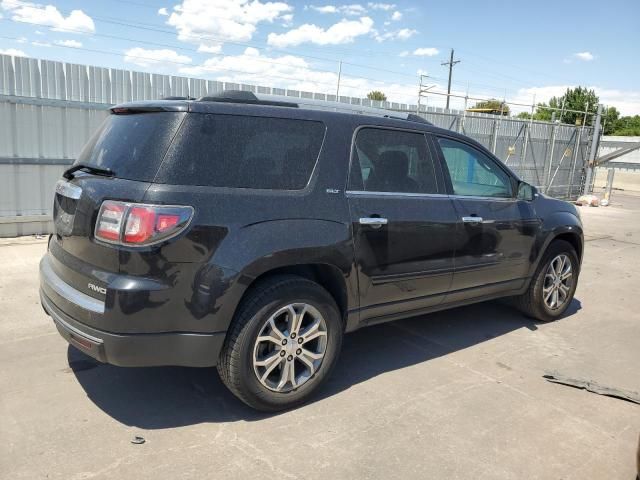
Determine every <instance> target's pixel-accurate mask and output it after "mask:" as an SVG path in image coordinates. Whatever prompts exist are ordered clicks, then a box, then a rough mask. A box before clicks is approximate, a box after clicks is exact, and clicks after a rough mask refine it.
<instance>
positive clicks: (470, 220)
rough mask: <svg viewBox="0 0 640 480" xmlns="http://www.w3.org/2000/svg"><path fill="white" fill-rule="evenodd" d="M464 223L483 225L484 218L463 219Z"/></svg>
mask: <svg viewBox="0 0 640 480" xmlns="http://www.w3.org/2000/svg"><path fill="white" fill-rule="evenodd" d="M462 221H463V222H464V223H482V217H462Z"/></svg>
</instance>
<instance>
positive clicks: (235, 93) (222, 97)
mask: <svg viewBox="0 0 640 480" xmlns="http://www.w3.org/2000/svg"><path fill="white" fill-rule="evenodd" d="M198 101H199V102H223V103H248V104H252V105H270V106H273V107H293V108H298V104H297V103H293V102H283V101H279V100H275V99H274V100H270V99H266V98H265V99H261V98H259V97H257V96H256V95H255V94H254V93H253V92H247V91H246V90H225V91H223V92H221V93H218V94H216V95H209V96H206V97H200V98H199V99H198Z"/></svg>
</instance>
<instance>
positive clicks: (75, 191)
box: [56, 180, 82, 200]
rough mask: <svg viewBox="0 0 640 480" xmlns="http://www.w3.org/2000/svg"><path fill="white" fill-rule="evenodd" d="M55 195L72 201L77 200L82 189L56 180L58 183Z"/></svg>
mask: <svg viewBox="0 0 640 480" xmlns="http://www.w3.org/2000/svg"><path fill="white" fill-rule="evenodd" d="M56 193H57V194H58V195H62V196H63V197H67V198H71V199H72V200H78V199H79V198H80V196H81V195H82V188H80V187H79V186H78V185H74V184H72V183H69V182H67V181H66V180H58V183H56Z"/></svg>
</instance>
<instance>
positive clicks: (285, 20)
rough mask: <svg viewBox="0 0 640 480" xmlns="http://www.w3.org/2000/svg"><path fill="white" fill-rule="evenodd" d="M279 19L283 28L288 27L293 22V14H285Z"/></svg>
mask: <svg viewBox="0 0 640 480" xmlns="http://www.w3.org/2000/svg"><path fill="white" fill-rule="evenodd" d="M280 19H281V20H282V26H283V27H290V26H291V23H292V22H293V14H291V13H287V14H285V15H282V16H281V17H280Z"/></svg>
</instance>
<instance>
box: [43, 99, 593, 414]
mask: <svg viewBox="0 0 640 480" xmlns="http://www.w3.org/2000/svg"><path fill="white" fill-rule="evenodd" d="M290 100H291V99H289V101H290ZM357 108H358V110H359V111H358V112H355V111H350V112H347V113H345V112H344V111H340V110H345V109H347V110H348V109H349V108H348V106H344V105H342V104H335V106H333V107H331V106H330V107H329V108H328V107H327V106H326V105H325V106H324V107H323V106H320V105H317V104H309V105H304V104H297V103H287V102H284V101H282V100H274V99H273V98H272V99H265V98H264V97H258V96H256V95H254V94H252V93H248V92H225V93H224V94H222V95H220V96H218V97H206V98H202V99H199V100H195V101H194V100H189V99H185V100H180V99H173V100H163V101H150V102H140V103H128V104H124V105H119V106H116V107H114V108H112V109H111V114H110V115H109V116H108V118H107V119H106V120H105V121H104V123H103V125H102V126H101V127H100V129H99V130H98V131H97V132H96V133H95V134H94V136H93V137H92V138H91V140H90V141H89V142H88V143H87V145H86V146H85V147H84V149H83V151H82V153H81V154H80V155H79V157H78V159H77V161H76V162H75V164H74V165H73V166H72V167H71V168H70V169H69V170H67V171H66V172H65V173H64V178H62V179H61V180H60V181H59V182H58V184H57V186H56V193H55V200H54V219H55V234H53V235H52V236H51V237H50V239H49V246H48V251H47V253H46V255H45V256H44V258H43V259H42V261H41V264H40V277H41V288H40V295H41V299H42V305H43V307H44V309H45V311H46V312H47V313H48V314H49V315H50V316H51V317H52V318H53V320H54V322H55V324H56V326H57V328H58V330H59V332H60V334H61V335H62V336H63V337H64V338H65V339H66V340H67V341H68V342H69V343H70V344H72V345H73V346H75V347H76V348H78V349H80V350H81V351H82V352H84V353H86V354H87V355H90V356H92V357H94V358H96V359H98V360H100V361H102V362H107V363H111V364H114V365H121V366H153V365H181V366H193V367H208V366H217V368H218V372H219V373H220V376H221V378H222V380H223V382H224V383H225V385H226V386H227V387H228V388H229V389H230V390H231V391H232V392H233V393H234V394H235V395H236V396H237V397H239V398H240V399H241V400H242V401H244V402H245V403H247V404H248V405H250V406H251V407H254V408H256V409H260V410H265V411H275V410H281V409H284V408H289V407H292V406H294V405H298V404H300V403H301V402H303V401H305V400H306V399H307V398H308V397H309V396H310V395H311V394H312V392H314V391H315V390H316V389H317V388H318V387H319V386H320V384H322V382H323V381H324V380H325V379H326V378H327V376H328V375H329V374H330V372H331V370H332V369H333V368H334V367H335V365H336V363H337V360H338V354H339V352H340V347H341V343H342V337H343V334H344V333H346V332H350V331H353V330H355V329H358V328H360V327H363V326H367V325H372V324H376V323H380V322H386V321H390V320H395V319H398V318H405V317H409V316H416V315H422V314H425V313H428V312H433V311H435V310H442V309H446V308H451V307H455V306H459V305H465V304H469V303H474V302H480V301H484V300H488V299H494V298H498V297H513V299H514V303H516V304H517V305H518V306H519V307H520V309H521V310H523V311H524V312H525V313H526V314H527V315H530V316H532V317H534V318H536V319H538V320H542V321H549V320H553V319H555V318H557V317H559V316H561V315H562V314H563V313H564V311H565V310H566V309H567V307H568V306H569V304H570V302H571V300H572V298H573V294H574V291H575V289H576V284H577V280H578V274H579V271H580V264H581V258H582V251H583V233H582V225H581V221H580V218H579V215H578V213H577V211H576V208H575V207H574V206H573V205H571V204H569V203H566V202H563V201H559V200H555V199H551V198H548V197H545V196H544V195H542V194H540V193H538V192H537V191H536V189H535V188H534V187H532V186H530V185H528V184H526V183H524V182H522V181H520V180H519V179H518V177H517V176H516V175H515V174H514V173H513V172H512V171H510V170H509V169H508V168H507V167H506V166H505V165H504V164H503V163H501V162H500V161H499V160H498V159H496V157H495V156H493V155H492V154H491V153H490V152H488V151H487V150H486V149H485V148H484V147H482V146H481V145H479V144H478V143H476V142H475V141H473V140H470V139H469V138H467V137H465V136H462V135H459V134H457V133H454V132H451V131H448V130H443V129H440V128H436V127H434V126H432V125H431V124H429V123H428V122H426V121H425V120H423V119H421V118H420V117H417V116H415V115H407V114H396V113H393V112H387V111H377V110H373V109H361V108H360V107H357ZM394 115H397V116H394ZM425 321H426V320H425ZM478 321H480V320H478Z"/></svg>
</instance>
